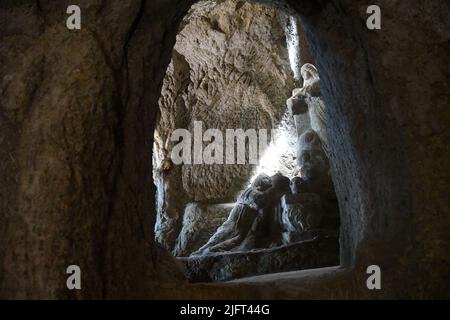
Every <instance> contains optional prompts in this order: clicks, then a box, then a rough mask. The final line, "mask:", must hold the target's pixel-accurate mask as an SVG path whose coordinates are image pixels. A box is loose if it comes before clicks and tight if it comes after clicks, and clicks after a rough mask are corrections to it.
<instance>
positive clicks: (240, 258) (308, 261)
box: [177, 235, 339, 282]
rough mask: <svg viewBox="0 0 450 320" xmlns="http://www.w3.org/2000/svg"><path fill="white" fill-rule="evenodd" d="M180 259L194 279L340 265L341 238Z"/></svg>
mask: <svg viewBox="0 0 450 320" xmlns="http://www.w3.org/2000/svg"><path fill="white" fill-rule="evenodd" d="M177 259H179V260H180V261H182V262H184V263H185V264H186V268H187V273H186V274H187V277H188V279H189V280H190V281H191V282H210V281H225V280H231V279H236V278H242V277H248V276H254V275H259V274H267V273H273V272H283V271H293V270H302V269H311V268H321V267H328V266H334V265H338V264H339V241H338V237H337V236H331V235H328V236H318V237H315V238H314V239H311V240H305V241H300V242H296V243H292V244H289V245H286V246H281V247H276V248H271V249H257V250H252V251H246V252H226V253H214V254H208V255H204V256H191V257H187V258H177Z"/></svg>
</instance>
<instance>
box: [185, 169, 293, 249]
mask: <svg viewBox="0 0 450 320" xmlns="http://www.w3.org/2000/svg"><path fill="white" fill-rule="evenodd" d="M288 188H289V179H288V178H286V177H283V176H281V175H275V176H273V177H269V176H267V175H265V174H260V175H259V176H258V177H257V178H256V179H255V181H254V182H253V183H252V185H251V186H250V187H249V188H247V189H246V190H245V191H244V192H243V193H242V194H241V196H240V197H239V199H238V201H237V203H236V205H235V207H234V208H233V210H232V211H231V213H230V215H229V217H228V219H227V221H225V223H224V224H222V226H220V227H219V228H218V229H217V231H216V233H215V234H214V235H213V236H212V237H211V238H210V239H209V241H208V242H207V243H206V244H205V245H204V246H202V247H201V248H200V249H199V250H197V251H196V252H194V253H193V254H192V255H202V254H207V253H209V252H222V251H238V250H250V249H253V248H255V247H262V246H265V245H266V243H267V242H270V241H271V239H273V238H276V231H278V236H279V238H280V235H281V232H280V230H281V227H280V224H279V223H278V224H271V222H273V221H279V217H280V214H281V210H280V209H278V211H277V210H274V209H275V208H279V203H280V198H281V196H282V195H283V194H284V193H285V192H287V191H288ZM277 213H278V215H277ZM274 217H275V218H274ZM267 228H268V229H267ZM273 228H275V229H276V231H274V230H273ZM267 230H269V232H270V233H271V234H275V236H273V237H272V236H268V235H267V234H266V233H265V232H266V231H267Z"/></svg>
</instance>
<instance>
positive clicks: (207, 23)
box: [153, 0, 339, 282]
mask: <svg viewBox="0 0 450 320" xmlns="http://www.w3.org/2000/svg"><path fill="white" fill-rule="evenodd" d="M300 40H302V41H301V43H300ZM309 51H310V49H309V47H308V45H307V43H306V41H305V35H304V31H303V29H302V26H301V22H300V17H296V16H292V15H287V14H285V13H283V11H281V10H276V9H274V8H269V7H264V6H262V5H260V4H254V3H253V4H252V3H248V2H242V1H235V0H228V1H223V2H220V3H219V2H212V1H201V2H199V3H197V4H195V5H193V6H192V7H191V9H190V11H189V12H188V14H187V15H186V17H185V18H184V20H183V22H182V24H181V27H180V31H179V33H178V35H177V41H176V44H175V47H174V49H173V52H172V59H171V62H170V65H169V68H168V70H167V73H166V76H165V79H164V83H163V87H162V94H161V98H160V100H159V108H160V113H159V118H158V121H157V125H156V129H155V147H154V154H153V156H154V162H153V168H154V179H155V184H156V190H157V191H156V194H157V198H156V208H157V217H156V224H155V237H156V241H157V243H159V244H160V245H161V246H163V247H164V248H165V249H167V250H169V251H171V252H172V253H173V254H174V256H176V257H177V259H178V260H180V261H181V262H182V263H183V264H184V265H185V267H186V269H187V273H186V274H187V276H188V279H189V280H191V281H193V282H205V281H224V280H231V279H236V278H242V277H245V276H252V275H260V274H264V273H275V272H281V271H293V270H300V269H309V268H319V267H329V266H336V265H339V209H338V202H337V197H336V194H335V191H334V187H333V183H332V179H331V173H330V165H329V157H328V156H327V153H328V150H329V149H328V147H327V133H326V124H325V104H324V101H323V99H322V97H321V94H320V77H319V74H318V71H317V69H316V67H315V66H314V61H313V59H312V56H311V54H310V52H309ZM196 122H197V123H196ZM195 127H197V129H196V128H195ZM180 128H183V129H185V130H187V131H188V132H190V136H189V137H188V138H186V139H187V140H188V141H185V142H186V148H189V151H184V152H185V153H186V154H189V156H190V159H185V160H186V161H184V162H181V163H179V162H177V160H176V159H173V156H172V155H174V154H175V156H176V154H177V153H176V152H177V150H176V148H177V147H176V146H177V145H179V143H183V141H180V140H179V139H177V137H175V138H174V137H173V132H174V131H175V130H176V129H180ZM211 128H213V130H219V132H220V133H218V135H219V136H220V137H214V139H209V138H207V137H204V135H205V132H207V130H208V129H209V130H211ZM199 129H202V130H201V131H199V132H200V135H199V136H200V137H201V141H200V143H201V144H202V146H201V147H202V148H201V149H200V150H201V152H200V153H201V154H202V156H203V155H204V154H205V155H206V152H208V150H207V148H208V145H211V147H210V148H213V147H215V145H214V143H217V140H216V139H219V140H220V146H222V148H219V147H218V149H215V151H214V152H217V157H218V158H217V159H218V160H217V161H214V162H213V163H210V162H207V161H205V160H207V159H201V160H202V161H197V163H195V162H193V160H192V158H193V157H195V155H194V153H195V152H197V150H195V148H196V147H195V146H194V144H193V143H192V140H193V139H195V137H196V136H195V135H196V133H195V130H197V131H198V130H199ZM239 129H241V130H242V131H243V132H244V134H245V133H247V134H248V135H247V138H246V136H245V135H243V139H242V140H238V138H233V140H232V143H233V149H232V150H231V151H229V150H228V149H229V148H230V147H229V145H228V144H226V143H225V142H226V141H227V139H228V137H227V136H226V135H227V133H228V135H229V131H227V130H239ZM252 129H253V130H254V132H253V136H252V135H251V131H247V130H252ZM260 129H263V130H265V131H260ZM260 132H265V133H264V136H262V135H259V133H260ZM266 138H267V139H266ZM245 139H247V140H245ZM262 140H264V141H262ZM260 141H262V142H261V144H260ZM238 143H243V145H242V146H243V147H241V148H243V149H244V150H243V151H244V152H246V153H245V154H246V155H247V156H245V157H244V158H243V159H242V160H243V161H240V162H238V158H237V157H238V155H237V152H238V151H237V150H238V149H239V146H238ZM203 144H204V145H203ZM224 144H225V146H224ZM252 145H256V146H257V148H255V149H253V150H256V151H257V152H258V154H257V155H258V159H257V160H259V161H254V162H250V159H249V158H250V156H249V154H250V152H251V151H250V148H252V147H251V146H252ZM245 148H247V149H245ZM258 148H259V149H258ZM179 152H181V155H182V151H179ZM230 153H232V155H233V156H234V157H235V158H234V159H233V160H234V161H228V162H227V161H226V159H223V157H224V156H226V155H228V154H230ZM208 154H209V153H208ZM214 155H215V154H214V153H213V156H214ZM205 158H206V156H205ZM174 160H175V161H174Z"/></svg>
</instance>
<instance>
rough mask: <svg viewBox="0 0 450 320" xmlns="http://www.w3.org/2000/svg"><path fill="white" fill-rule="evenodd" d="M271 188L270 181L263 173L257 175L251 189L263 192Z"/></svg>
mask: <svg viewBox="0 0 450 320" xmlns="http://www.w3.org/2000/svg"><path fill="white" fill-rule="evenodd" d="M271 186H272V179H271V178H270V177H269V176H268V175H267V174H265V173H261V174H259V175H258V176H257V177H256V178H255V180H254V181H253V183H252V188H254V189H257V190H259V191H264V190H267V189H269V188H270V187H271Z"/></svg>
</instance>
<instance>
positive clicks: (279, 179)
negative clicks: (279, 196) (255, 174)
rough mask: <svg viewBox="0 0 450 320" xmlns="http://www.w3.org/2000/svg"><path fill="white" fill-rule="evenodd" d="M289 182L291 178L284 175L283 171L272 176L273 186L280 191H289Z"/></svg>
mask: <svg viewBox="0 0 450 320" xmlns="http://www.w3.org/2000/svg"><path fill="white" fill-rule="evenodd" d="M289 183H290V180H289V178H288V177H285V176H283V175H282V174H281V173H277V174H275V175H273V176H272V186H273V187H274V188H275V189H277V190H278V191H280V193H284V192H287V191H289Z"/></svg>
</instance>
